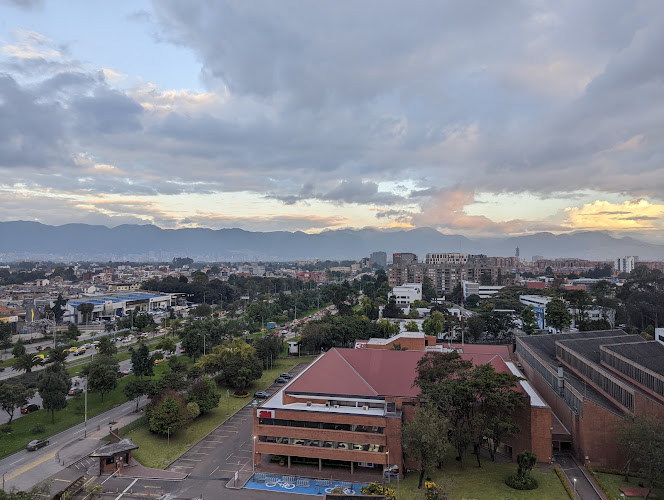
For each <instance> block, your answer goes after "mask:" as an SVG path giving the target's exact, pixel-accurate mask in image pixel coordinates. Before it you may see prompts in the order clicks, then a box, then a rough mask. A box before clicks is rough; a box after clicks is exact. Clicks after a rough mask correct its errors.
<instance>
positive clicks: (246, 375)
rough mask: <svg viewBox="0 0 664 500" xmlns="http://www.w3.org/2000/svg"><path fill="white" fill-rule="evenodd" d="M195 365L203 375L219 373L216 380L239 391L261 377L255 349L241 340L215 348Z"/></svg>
mask: <svg viewBox="0 0 664 500" xmlns="http://www.w3.org/2000/svg"><path fill="white" fill-rule="evenodd" d="M197 364H198V365H199V366H200V367H201V369H202V370H203V371H204V372H205V373H210V374H211V373H217V372H219V375H218V376H217V377H218V380H220V381H222V382H223V383H224V384H226V385H230V386H231V387H234V388H236V389H238V390H241V391H242V390H244V389H246V388H247V387H248V386H249V384H250V383H251V382H252V381H253V380H257V379H259V378H261V376H262V375H263V363H262V361H261V360H260V359H258V356H256V351H255V349H254V348H253V347H252V346H250V345H249V344H247V343H246V342H244V341H243V340H242V339H234V340H233V341H231V342H230V343H229V344H227V345H223V346H221V345H220V346H215V347H214V348H213V350H212V353H211V354H208V355H206V356H203V357H202V358H201V359H200V360H199V362H198V363H197Z"/></svg>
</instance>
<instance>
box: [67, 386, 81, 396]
mask: <svg viewBox="0 0 664 500" xmlns="http://www.w3.org/2000/svg"><path fill="white" fill-rule="evenodd" d="M79 394H83V389H82V388H81V387H72V388H71V389H69V395H70V396H78V395H79Z"/></svg>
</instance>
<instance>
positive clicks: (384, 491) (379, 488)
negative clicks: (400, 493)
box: [360, 482, 397, 500]
mask: <svg viewBox="0 0 664 500" xmlns="http://www.w3.org/2000/svg"><path fill="white" fill-rule="evenodd" d="M360 493H362V494H364V495H385V498H387V500H396V498H397V492H396V491H394V490H393V489H392V488H388V487H387V486H383V485H381V484H378V483H375V482H374V483H369V484H367V485H366V486H362V487H361V488H360Z"/></svg>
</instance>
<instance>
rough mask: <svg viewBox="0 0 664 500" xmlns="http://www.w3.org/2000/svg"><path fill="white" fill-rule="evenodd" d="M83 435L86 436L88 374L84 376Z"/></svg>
mask: <svg viewBox="0 0 664 500" xmlns="http://www.w3.org/2000/svg"><path fill="white" fill-rule="evenodd" d="M83 437H88V376H87V375H86V376H85V417H84V419H83Z"/></svg>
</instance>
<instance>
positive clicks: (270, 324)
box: [267, 321, 277, 330]
mask: <svg viewBox="0 0 664 500" xmlns="http://www.w3.org/2000/svg"><path fill="white" fill-rule="evenodd" d="M276 327H277V322H276V321H268V322H267V329H268V330H274V329H275V328H276Z"/></svg>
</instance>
